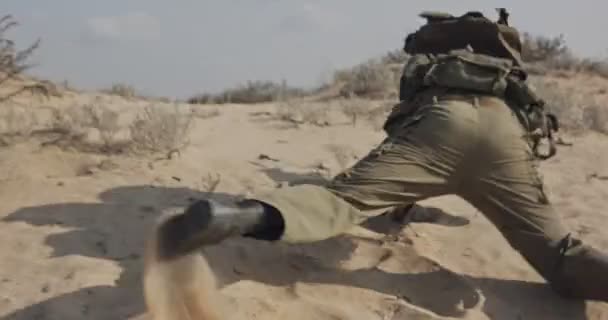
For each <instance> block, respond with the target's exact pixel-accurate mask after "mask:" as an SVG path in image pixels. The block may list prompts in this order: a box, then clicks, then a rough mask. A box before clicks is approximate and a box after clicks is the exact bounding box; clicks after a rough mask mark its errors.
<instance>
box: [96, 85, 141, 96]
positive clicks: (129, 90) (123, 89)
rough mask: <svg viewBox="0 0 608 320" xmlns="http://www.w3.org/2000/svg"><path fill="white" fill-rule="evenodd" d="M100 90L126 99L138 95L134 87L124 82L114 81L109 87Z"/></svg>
mask: <svg viewBox="0 0 608 320" xmlns="http://www.w3.org/2000/svg"><path fill="white" fill-rule="evenodd" d="M101 91H102V92H103V93H106V94H111V95H115V96H120V97H123V98H126V99H132V98H136V97H137V96H138V95H137V90H135V87H133V86H131V85H128V84H124V83H115V84H113V85H112V86H111V87H110V88H108V89H104V90H101Z"/></svg>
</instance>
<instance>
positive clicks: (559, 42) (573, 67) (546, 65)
mask: <svg viewBox="0 0 608 320" xmlns="http://www.w3.org/2000/svg"><path fill="white" fill-rule="evenodd" d="M522 59H523V61H524V62H526V63H527V64H528V65H529V69H530V72H531V73H532V74H537V75H544V74H547V73H550V72H553V71H556V70H558V71H564V70H567V71H573V72H585V73H590V74H595V75H598V76H601V77H604V78H608V61H607V60H606V59H591V58H580V57H577V56H576V55H575V54H574V53H573V52H572V51H571V50H570V48H569V47H568V46H567V45H566V41H565V40H564V37H563V36H562V35H560V36H558V37H545V36H533V35H530V34H529V33H524V34H523V36H522Z"/></svg>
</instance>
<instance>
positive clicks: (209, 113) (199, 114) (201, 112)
mask: <svg viewBox="0 0 608 320" xmlns="http://www.w3.org/2000/svg"><path fill="white" fill-rule="evenodd" d="M221 114H222V113H221V112H220V110H218V109H207V108H193V109H192V116H193V117H195V118H200V119H210V118H215V117H219V116H220V115H221Z"/></svg>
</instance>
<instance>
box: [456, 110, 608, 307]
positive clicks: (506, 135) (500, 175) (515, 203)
mask: <svg viewBox="0 0 608 320" xmlns="http://www.w3.org/2000/svg"><path fill="white" fill-rule="evenodd" d="M494 112H496V110H494ZM497 115H500V114H496V113H494V114H493V115H487V118H489V119H486V120H488V121H487V123H488V124H494V125H493V126H492V128H490V127H488V128H486V129H487V134H488V136H487V138H486V139H485V141H484V142H482V143H481V145H482V146H485V148H484V147H482V148H480V150H479V152H480V154H478V155H477V157H476V159H477V160H478V163H476V164H475V167H476V169H475V170H476V171H475V172H476V173H477V175H476V176H475V177H473V178H472V179H471V181H470V184H469V185H468V187H467V189H461V192H460V194H461V195H462V196H463V197H464V198H465V199H467V200H468V201H469V202H471V204H473V205H474V206H475V207H477V208H478V209H479V210H480V211H481V212H483V213H484V214H485V216H487V217H488V218H489V219H490V220H491V221H492V222H493V224H494V225H496V227H497V228H498V230H499V231H500V232H501V233H502V234H503V235H504V236H505V237H506V239H507V241H508V242H509V243H510V245H511V246H512V247H513V248H515V249H516V250H517V251H519V253H521V254H522V256H523V257H524V258H525V259H526V260H527V261H528V262H529V263H530V265H532V266H533V267H534V269H535V270H536V271H538V273H539V274H540V275H541V276H542V277H543V278H545V279H546V280H547V281H548V282H549V283H550V284H551V286H552V287H553V288H554V289H555V290H556V291H557V292H558V293H560V294H561V295H563V296H566V297H572V298H582V299H590V300H602V301H608V276H607V275H608V256H606V255H604V254H602V253H600V252H599V251H597V250H595V249H593V248H590V247H588V246H586V245H585V244H583V243H582V242H581V241H580V240H578V239H575V238H573V237H571V236H570V235H569V231H568V230H567V228H566V227H565V226H564V224H563V223H562V220H561V218H560V217H559V215H558V214H557V213H556V212H555V211H554V208H553V206H552V205H551V203H550V201H549V199H548V198H547V196H546V194H545V191H544V189H543V188H544V187H543V182H542V179H541V178H540V174H539V172H538V171H537V166H536V161H535V160H534V158H533V157H532V152H531V150H530V148H529V146H528V144H527V143H526V142H525V140H523V138H522V135H521V134H522V132H521V131H520V128H517V127H514V126H513V127H509V123H513V122H510V120H509V119H508V117H507V116H506V115H505V117H504V118H503V119H502V120H501V121H493V120H497V119H496V118H495V117H496V116H497ZM483 118H484V117H483V116H482V119H483ZM501 123H502V124H501ZM492 134H493V136H492ZM471 170H472V169H471Z"/></svg>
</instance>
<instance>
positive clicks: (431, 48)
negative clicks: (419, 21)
mask: <svg viewBox="0 0 608 320" xmlns="http://www.w3.org/2000/svg"><path fill="white" fill-rule="evenodd" d="M500 13H501V15H500V19H499V20H498V21H497V22H494V21H491V20H489V19H488V18H486V17H484V16H483V15H482V14H481V13H479V12H468V13H466V14H464V15H462V16H459V17H454V16H452V15H449V14H444V13H428V12H425V13H422V14H421V16H422V17H424V18H426V20H427V23H426V24H425V25H423V26H422V27H421V28H420V29H419V30H417V31H416V32H414V33H411V34H410V35H408V37H407V38H406V41H405V45H404V51H405V52H406V53H408V54H410V55H411V58H410V59H409V61H408V62H407V63H406V65H405V66H404V69H403V73H402V76H401V83H400V89H399V98H400V100H401V101H402V102H408V101H410V100H411V99H413V98H415V97H416V96H417V94H418V93H420V92H422V91H424V90H425V89H427V88H430V87H434V88H437V87H440V88H449V89H457V90H464V91H467V92H472V93H479V94H486V95H492V96H496V97H499V98H502V99H504V100H505V101H506V102H507V104H508V105H509V106H511V107H514V109H515V110H514V111H515V112H516V113H517V114H518V116H519V118H520V120H521V121H522V123H523V125H524V127H525V128H526V129H527V131H528V133H529V136H530V138H531V142H532V144H533V150H534V152H535V154H536V156H537V157H539V158H541V159H547V158H550V157H552V156H553V155H555V151H556V149H555V144H554V141H553V133H554V132H555V131H557V130H559V124H558V122H557V118H556V117H555V116H554V115H551V114H548V113H547V112H546V111H545V108H544V107H545V102H544V101H543V99H541V98H540V97H538V95H537V94H536V93H535V90H534V89H533V88H532V87H531V86H530V85H529V83H528V81H527V73H526V72H525V71H524V69H523V63H522V61H521V48H522V45H521V42H520V38H519V34H518V32H517V30H516V29H514V28H512V27H510V26H509V25H508V21H507V17H508V14H507V13H506V11H505V10H501V11H500ZM398 109H399V108H396V110H394V112H393V113H392V114H391V115H390V116H389V119H387V123H386V124H385V129H387V128H388V127H389V126H390V124H391V122H394V120H396V119H397V118H402V117H403V116H407V112H405V114H404V112H403V111H404V110H398ZM406 109H407V108H406ZM543 138H546V139H547V140H548V142H549V152H548V154H541V153H539V151H538V147H539V145H540V142H541V140H542V139H543Z"/></svg>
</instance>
